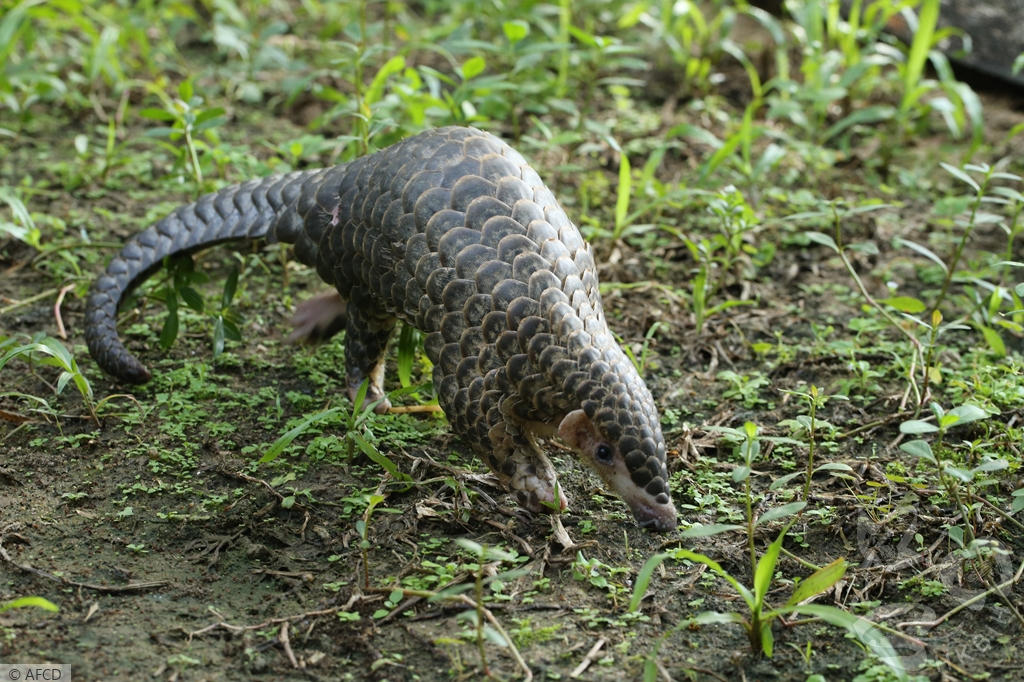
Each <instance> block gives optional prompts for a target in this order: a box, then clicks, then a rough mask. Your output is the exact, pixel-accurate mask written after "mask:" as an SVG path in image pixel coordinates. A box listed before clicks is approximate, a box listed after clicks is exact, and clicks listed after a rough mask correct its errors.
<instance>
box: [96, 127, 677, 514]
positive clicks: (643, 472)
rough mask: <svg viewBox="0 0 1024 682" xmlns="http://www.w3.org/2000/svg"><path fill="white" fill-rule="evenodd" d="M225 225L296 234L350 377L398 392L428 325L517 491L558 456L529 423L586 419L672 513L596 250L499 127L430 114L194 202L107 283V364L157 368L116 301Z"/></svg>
mask: <svg viewBox="0 0 1024 682" xmlns="http://www.w3.org/2000/svg"><path fill="white" fill-rule="evenodd" d="M227 240H265V241H267V242H277V241H281V242H286V243H290V244H294V245H295V256H296V258H297V259H298V260H300V261H301V262H303V263H305V264H307V265H309V266H312V267H315V268H316V271H317V273H318V274H319V275H320V277H321V278H322V279H323V280H324V281H326V282H328V283H329V284H332V285H333V286H335V287H336V288H337V290H338V292H339V293H340V294H341V295H342V296H343V297H345V298H347V299H348V309H347V313H346V322H345V324H346V326H345V331H346V340H345V343H346V348H345V370H346V372H347V374H348V390H349V391H352V390H353V388H354V387H358V385H359V383H360V382H361V381H362V380H364V379H367V380H369V381H370V387H369V391H368V396H369V395H370V394H371V393H372V394H373V395H374V399H379V398H383V397H384V395H383V387H382V386H381V385H380V380H381V376H382V368H383V365H382V364H381V363H382V362H383V354H384V350H385V346H386V344H387V340H388V337H389V336H390V334H391V332H392V330H393V328H394V325H395V324H396V322H397V320H403V321H405V322H407V323H409V324H413V325H415V326H417V327H418V328H419V329H420V330H421V331H422V332H423V338H424V348H425V350H426V353H427V356H428V357H429V358H430V360H431V362H432V363H433V365H434V377H433V378H434V389H435V391H436V393H437V396H438V399H439V401H440V404H441V406H442V407H443V408H444V410H445V412H446V414H447V415H448V418H449V420H450V421H451V423H452V425H453V427H454V428H455V430H456V431H457V432H458V433H459V434H461V435H462V436H463V437H464V438H465V439H466V441H467V442H469V444H470V445H472V446H473V447H474V448H475V449H476V450H477V451H478V452H480V453H481V454H483V455H484V457H485V458H486V460H487V462H488V464H489V466H491V467H492V468H493V469H494V470H495V472H496V473H497V474H498V475H499V478H501V480H502V482H503V483H505V484H506V485H507V486H509V487H510V488H512V489H513V490H514V492H515V493H516V496H517V497H518V498H519V499H521V500H524V501H526V502H527V503H529V504H536V503H538V502H539V501H542V500H549V499H551V495H552V489H551V488H550V486H551V485H553V481H554V472H553V470H552V469H551V465H550V463H549V462H548V461H547V459H546V458H545V456H544V455H543V454H542V453H539V452H537V451H535V450H534V449H533V446H532V445H531V444H530V441H529V438H528V435H529V433H530V430H531V429H532V428H533V426H532V425H534V424H535V423H536V422H538V421H543V422H546V423H548V424H551V425H553V426H558V425H559V424H560V423H564V424H566V425H572V428H576V429H583V431H579V430H575V431H574V430H572V428H570V426H566V428H569V429H570V430H568V431H566V432H565V433H566V434H567V436H566V437H568V438H569V439H570V440H573V441H576V442H577V445H576V447H578V448H581V449H583V450H587V452H585V453H584V454H586V455H587V456H588V457H589V456H590V454H589V452H590V451H589V448H592V447H596V445H597V444H598V443H600V442H607V443H608V444H609V445H611V446H613V447H614V448H615V451H616V452H617V453H619V454H618V456H619V457H620V462H621V466H622V467H624V468H625V470H626V471H627V472H628V475H627V478H631V479H632V483H630V482H629V481H628V480H627V481H626V482H623V481H621V480H620V479H619V478H616V477H617V476H618V474H612V473H609V472H605V473H601V471H600V470H599V473H601V475H602V477H604V478H605V480H608V481H617V482H616V483H615V484H614V485H615V486H616V489H617V490H618V491H619V492H620V494H622V495H623V497H624V498H625V499H626V500H627V502H629V503H630V505H631V506H632V507H633V510H634V514H635V515H636V516H637V518H638V519H639V520H640V521H641V523H643V524H645V525H654V526H655V527H657V528H669V527H674V524H675V510H674V508H673V507H672V505H671V500H670V498H669V495H668V489H667V485H666V481H667V479H668V474H667V471H666V469H665V451H666V448H665V442H664V438H663V437H662V434H661V429H660V425H659V423H658V413H657V410H656V408H655V406H654V402H653V400H652V398H651V395H650V392H649V391H648V390H647V388H646V387H645V386H644V383H643V380H642V379H641V378H640V376H639V375H638V374H637V373H636V371H635V369H634V368H633V366H632V364H631V363H630V362H629V360H628V359H627V358H626V356H625V354H624V353H623V352H622V350H621V348H619V346H618V344H617V343H616V341H615V339H614V336H613V335H612V334H611V333H610V331H609V330H608V328H607V324H606V322H605V319H604V314H603V312H602V306H601V297H600V293H599V289H598V282H597V273H596V269H595V267H594V260H593V256H592V254H591V251H590V248H589V247H588V246H587V245H586V243H585V242H584V240H583V237H582V236H581V235H580V233H579V230H578V229H576V227H575V226H574V225H573V224H572V222H571V221H570V220H569V218H568V216H566V215H565V212H564V211H563V210H562V208H561V207H560V206H559V205H558V203H557V201H556V200H555V198H554V195H553V194H552V193H551V191H550V190H549V189H548V188H547V187H546V186H545V185H544V183H543V182H542V181H541V179H540V177H539V176H538V175H537V173H536V171H534V170H533V169H532V168H531V167H530V166H529V165H528V164H527V163H526V161H525V160H524V159H523V157H522V156H521V155H520V154H518V153H517V152H516V151H515V150H513V149H512V148H510V147H509V146H508V145H506V144H505V143H504V142H502V141H501V140H499V139H498V138H496V137H494V136H492V135H489V134H487V133H483V132H481V131H478V130H474V129H471V128H442V129H438V130H432V131H428V132H425V133H423V134H421V135H418V136H416V137H412V138H409V139H408V140H405V141H403V142H400V143H398V144H396V145H394V146H392V147H389V148H387V149H384V150H382V151H379V152H377V153H376V154H373V155H370V156H366V157H363V158H360V159H356V160H355V161H352V162H350V163H348V164H344V165H340V166H336V167H334V168H328V169H319V170H311V171H299V172H294V173H290V174H288V175H283V176H275V177H271V178H266V179H263V180H253V181H250V182H246V183H244V184H241V185H235V186H232V187H227V188H225V189H223V190H221V191H220V192H217V193H215V194H210V195H207V196H204V197H202V198H201V199H199V200H198V201H196V202H195V203H193V204H190V205H187V206H182V207H179V208H178V209H176V210H175V211H173V212H172V213H171V214H170V215H168V216H167V217H166V218H164V219H162V220H160V221H159V222H157V223H155V224H154V225H153V226H151V227H150V228H149V229H147V230H145V231H143V232H141V233H140V234H138V235H136V236H135V237H134V238H133V239H132V240H131V241H129V242H128V243H127V244H126V245H125V247H124V248H123V249H122V250H121V252H120V253H119V254H118V255H117V256H116V257H115V258H114V259H113V260H112V261H111V263H110V264H109V266H108V267H107V270H106V272H105V273H104V274H103V275H101V276H100V277H99V278H98V279H97V280H96V282H95V283H94V285H93V287H92V291H91V294H90V297H89V300H88V304H87V310H86V325H85V336H86V341H87V343H88V345H89V350H90V352H91V353H92V355H93V357H94V358H95V359H96V361H97V362H98V363H99V365H100V366H101V367H102V368H103V369H104V370H106V371H107V372H109V373H111V374H113V375H114V376H116V377H117V378H119V379H121V380H122V381H126V382H130V383H141V382H144V381H146V380H148V379H149V376H150V375H149V372H148V371H147V370H146V368H145V367H144V366H143V365H142V364H141V363H140V362H139V361H138V360H137V359H136V358H135V357H134V356H132V355H131V354H130V353H129V352H128V351H127V349H125V347H124V346H123V344H122V343H121V340H120V339H119V338H118V335H117V329H116V314H117V307H118V304H119V303H120V301H121V299H122V298H123V296H124V295H125V294H126V293H127V292H128V291H129V290H131V289H132V288H133V287H135V286H137V285H138V284H139V282H140V281H142V279H144V277H145V276H146V275H148V274H149V273H150V272H152V271H153V270H155V269H156V268H158V267H159V265H160V263H161V262H162V261H163V259H164V258H165V257H167V256H169V255H172V254H174V253H178V252H190V251H194V250H196V249H199V248H202V247H203V246H206V245H209V244H213V243H216V242H222V241H227ZM339 324H340V323H337V322H336V323H334V326H330V325H328V326H327V327H325V328H328V329H332V330H333V329H335V328H337V326H339ZM574 415H578V416H574ZM587 420H589V421H587ZM560 433H561V431H560ZM588 461H589V460H588ZM592 466H595V465H593V464H592ZM659 506H662V507H664V508H663V509H659V508H658V507H659Z"/></svg>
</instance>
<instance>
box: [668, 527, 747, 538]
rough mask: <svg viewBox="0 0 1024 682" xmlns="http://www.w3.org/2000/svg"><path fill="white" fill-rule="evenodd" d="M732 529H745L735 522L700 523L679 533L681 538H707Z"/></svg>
mask: <svg viewBox="0 0 1024 682" xmlns="http://www.w3.org/2000/svg"><path fill="white" fill-rule="evenodd" d="M732 530H743V526H738V525H736V524H734V523H707V524H700V523H698V524H697V525H695V526H690V527H689V528H687V529H686V530H684V531H683V532H682V533H680V534H679V537H681V538H706V537H709V536H711V535H718V534H720V533H728V532H729V531H732Z"/></svg>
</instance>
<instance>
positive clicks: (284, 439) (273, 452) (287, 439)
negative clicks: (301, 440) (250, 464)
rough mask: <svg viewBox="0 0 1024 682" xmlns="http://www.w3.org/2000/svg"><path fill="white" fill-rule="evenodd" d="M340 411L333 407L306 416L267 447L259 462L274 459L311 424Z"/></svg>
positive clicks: (262, 462)
mask: <svg viewBox="0 0 1024 682" xmlns="http://www.w3.org/2000/svg"><path fill="white" fill-rule="evenodd" d="M340 411H341V408H338V407H332V408H331V409H329V410H323V411H321V412H317V413H316V414H314V415H310V416H309V417H306V418H305V419H304V420H303V421H302V422H301V423H300V424H299V425H298V426H296V427H295V428H293V429H290V430H289V431H288V432H287V433H285V434H284V435H282V436H281V437H280V438H278V439H277V440H275V441H274V442H273V443H272V444H271V446H270V447H269V448H267V451H266V452H265V453H264V454H263V456H262V457H260V459H259V463H260V464H266V463H267V462H272V461H274V460H275V459H277V458H278V456H279V455H280V454H281V453H282V452H284V449H285V448H286V447H288V446H289V445H291V442H292V441H293V440H295V439H296V438H298V437H299V436H300V435H301V434H302V433H303V432H304V431H305V430H306V429H308V428H309V427H310V426H312V425H313V424H315V423H317V422H319V421H323V420H324V419H327V418H328V417H331V416H334V415H335V414H338V412H340Z"/></svg>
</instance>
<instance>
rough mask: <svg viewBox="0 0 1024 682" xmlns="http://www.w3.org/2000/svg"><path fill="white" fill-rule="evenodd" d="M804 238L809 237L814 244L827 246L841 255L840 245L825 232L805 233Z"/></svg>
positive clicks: (811, 231) (810, 231)
mask: <svg viewBox="0 0 1024 682" xmlns="http://www.w3.org/2000/svg"><path fill="white" fill-rule="evenodd" d="M804 236H805V237H807V239H809V240H810V241H812V242H814V243H815V244H821V245H822V246H827V247H828V248H830V249H832V250H833V251H835V252H836V253H839V245H838V244H836V240H835V239H833V238H832V237H830V236H828V235H827V234H824V233H823V232H815V231H813V230H808V231H807V232H804Z"/></svg>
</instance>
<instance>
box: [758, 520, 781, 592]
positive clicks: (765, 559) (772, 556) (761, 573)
mask: <svg viewBox="0 0 1024 682" xmlns="http://www.w3.org/2000/svg"><path fill="white" fill-rule="evenodd" d="M785 538H786V536H785V535H783V534H782V533H779V537H777V538H775V541H774V542H773V543H772V544H770V545H768V548H767V549H766V550H765V552H764V554H762V555H761V558H760V559H758V560H757V568H756V569H755V571H754V602H755V604H757V605H758V607H760V605H762V604H764V596H765V595H766V594H768V588H769V587H770V586H771V584H772V577H773V576H774V575H775V564H776V563H778V561H779V552H781V551H782V541H783V540H784V539H785Z"/></svg>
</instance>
